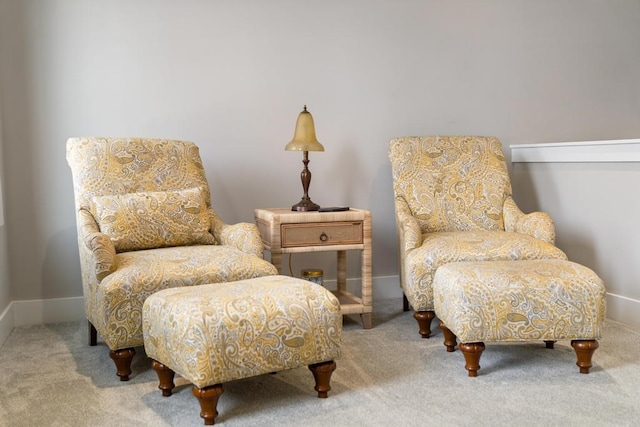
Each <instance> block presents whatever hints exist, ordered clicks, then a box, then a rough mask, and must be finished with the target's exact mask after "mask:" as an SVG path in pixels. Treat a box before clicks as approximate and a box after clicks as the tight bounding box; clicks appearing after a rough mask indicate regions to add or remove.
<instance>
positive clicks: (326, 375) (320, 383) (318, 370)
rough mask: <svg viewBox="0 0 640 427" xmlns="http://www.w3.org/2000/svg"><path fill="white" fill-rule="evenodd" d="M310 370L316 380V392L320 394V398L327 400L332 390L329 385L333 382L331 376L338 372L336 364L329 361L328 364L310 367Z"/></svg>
mask: <svg viewBox="0 0 640 427" xmlns="http://www.w3.org/2000/svg"><path fill="white" fill-rule="evenodd" d="M309 370H310V371H311V373H312V374H313V378H314V379H315V380H316V386H315V387H314V390H315V391H317V392H318V397H321V398H326V397H327V393H328V392H329V390H331V386H330V385H329V383H330V382H331V374H333V371H335V370H336V362H334V361H333V360H329V361H328V362H321V363H314V364H313V365H309Z"/></svg>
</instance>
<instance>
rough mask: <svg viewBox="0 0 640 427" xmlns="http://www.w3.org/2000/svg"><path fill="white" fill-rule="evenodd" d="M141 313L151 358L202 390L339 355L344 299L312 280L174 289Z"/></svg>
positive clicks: (271, 278) (157, 297) (150, 301)
mask: <svg viewBox="0 0 640 427" xmlns="http://www.w3.org/2000/svg"><path fill="white" fill-rule="evenodd" d="M142 314H143V321H142V324H143V328H144V346H145V351H146V353H147V355H148V356H149V357H151V358H152V359H154V360H157V361H158V362H160V363H162V364H163V365H165V366H167V367H169V368H171V369H172V370H173V371H175V372H176V373H178V374H179V375H181V376H182V377H183V378H185V379H187V380H188V381H190V382H191V383H193V384H194V385H196V386H197V387H200V388H202V387H206V386H210V385H214V384H220V383H224V382H227V381H231V380H235V379H240V378H247V377H251V376H255V375H260V374H265V373H270V372H278V371H282V370H285V369H291V368H297V367H300V366H305V365H310V364H314V363H320V362H325V361H329V360H334V359H337V358H338V357H340V345H341V343H342V314H341V312H340V303H339V302H338V300H337V298H336V297H335V296H334V295H333V294H332V293H331V292H329V291H327V290H326V289H325V288H323V287H322V286H318V285H316V284H314V283H311V282H308V281H306V280H301V279H296V278H292V277H286V276H269V277H262V278H259V279H253V280H242V281H239V282H235V283H225V284H215V285H204V286H197V287H190V288H180V289H169V290H165V291H162V292H158V293H155V294H154V295H152V296H150V297H149V298H147V300H146V302H145V304H144V308H143V313H142Z"/></svg>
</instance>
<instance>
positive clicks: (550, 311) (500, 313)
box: [433, 259, 605, 377]
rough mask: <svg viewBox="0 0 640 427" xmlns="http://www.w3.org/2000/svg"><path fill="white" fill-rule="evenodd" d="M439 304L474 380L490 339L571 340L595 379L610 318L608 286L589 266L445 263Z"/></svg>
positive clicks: (448, 335)
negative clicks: (597, 357) (600, 342)
mask: <svg viewBox="0 0 640 427" xmlns="http://www.w3.org/2000/svg"><path fill="white" fill-rule="evenodd" d="M433 290H434V298H435V301H434V305H435V312H436V315H437V316H438V318H439V319H440V328H441V329H442V331H443V334H444V338H445V341H444V344H445V346H446V347H447V351H450V352H451V351H454V349H455V346H456V337H457V339H458V340H460V346H459V347H460V350H461V351H462V353H463V354H464V358H465V362H466V366H465V368H466V369H467V370H468V371H469V376H470V377H475V376H476V375H477V373H478V369H480V356H481V354H482V352H483V351H484V349H485V345H484V343H485V342H509V341H536V340H540V341H545V342H546V345H547V347H548V348H553V343H554V342H555V341H558V340H571V345H572V347H573V348H574V349H575V351H576V354H577V358H578V361H577V363H576V364H577V365H578V367H579V368H580V373H583V374H588V373H589V368H591V366H592V365H591V357H592V355H593V352H594V351H595V350H596V349H597V348H598V341H597V340H598V339H599V338H600V336H601V334H602V328H603V323H604V318H605V289H604V285H603V284H602V280H600V278H599V277H598V276H597V275H596V274H595V273H594V272H593V271H591V270H590V269H588V268H587V267H584V266H582V265H579V264H576V263H574V262H571V261H566V260H559V259H542V260H531V261H495V262H494V261H484V262H482V261H481V262H459V263H451V264H445V265H443V266H441V267H439V268H438V270H437V271H436V274H435V276H434V282H433Z"/></svg>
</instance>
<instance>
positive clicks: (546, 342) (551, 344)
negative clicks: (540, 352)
mask: <svg viewBox="0 0 640 427" xmlns="http://www.w3.org/2000/svg"><path fill="white" fill-rule="evenodd" d="M555 343H556V342H555V341H545V342H544V345H545V347H546V348H550V349H553V345H554V344H555Z"/></svg>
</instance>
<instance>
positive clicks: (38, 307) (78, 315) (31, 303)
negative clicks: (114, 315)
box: [0, 276, 640, 347]
mask: <svg viewBox="0 0 640 427" xmlns="http://www.w3.org/2000/svg"><path fill="white" fill-rule="evenodd" d="M326 282H327V283H326V285H327V288H329V289H332V286H333V287H335V280H328V281H326ZM399 283H400V282H399V278H398V276H387V277H374V278H373V285H372V286H373V296H374V308H373V309H374V310H375V301H376V300H377V301H384V300H387V299H394V298H401V297H402V290H401V289H400V285H399ZM358 286H360V281H359V279H349V280H347V287H348V288H349V290H352V289H353V290H355V289H357V287H358ZM401 309H402V306H401V305H399V306H398V310H401ZM609 313H616V316H615V317H611V319H612V320H615V321H617V322H621V323H625V324H627V325H630V326H631V327H633V328H640V301H638V300H635V299H632V298H627V297H625V296H622V295H616V294H611V293H608V294H607V317H608V318H609V317H610V316H609ZM85 318H86V317H85V315H84V302H83V299H82V297H74V298H54V299H46V300H28V301H12V302H11V303H10V304H9V306H8V307H7V308H6V309H5V310H4V312H3V313H2V315H0V347H2V344H4V342H5V341H6V340H7V338H8V337H9V334H11V331H12V330H13V328H14V327H17V326H27V325H39V324H46V323H60V322H75V321H80V320H84V319H85Z"/></svg>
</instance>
